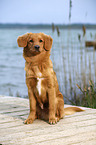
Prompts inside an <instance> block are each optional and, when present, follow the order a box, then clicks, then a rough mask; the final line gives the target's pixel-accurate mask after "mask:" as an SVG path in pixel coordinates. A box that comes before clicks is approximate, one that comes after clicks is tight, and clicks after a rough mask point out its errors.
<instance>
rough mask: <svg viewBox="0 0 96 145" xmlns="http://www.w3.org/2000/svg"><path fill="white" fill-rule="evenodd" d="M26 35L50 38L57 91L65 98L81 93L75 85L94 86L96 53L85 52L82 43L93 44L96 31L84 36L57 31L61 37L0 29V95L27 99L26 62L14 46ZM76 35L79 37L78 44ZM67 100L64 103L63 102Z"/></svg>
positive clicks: (80, 31) (77, 32) (49, 32)
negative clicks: (90, 82) (86, 41)
mask: <svg viewBox="0 0 96 145" xmlns="http://www.w3.org/2000/svg"><path fill="white" fill-rule="evenodd" d="M27 32H33V33H38V32H44V33H46V34H48V35H51V37H52V38H53V46H52V52H51V59H52V62H53V65H54V70H55V71H56V74H57V78H58V82H59V86H60V91H61V92H62V93H63V94H64V95H66V96H68V97H70V96H71V97H72V95H74V90H75V92H76V93H77V94H78V93H80V92H79V90H78V88H77V87H76V84H77V83H78V84H79V85H81V86H83V85H84V83H85V84H88V81H89V79H92V80H93V81H94V82H95V83H96V51H94V49H93V48H85V40H96V30H93V29H92V30H91V29H88V30H87V33H86V36H85V37H83V32H82V30H80V29H76V30H66V29H64V30H63V29H61V30H60V37H58V36H57V33H56V31H55V32H54V33H52V30H51V29H26V28H25V29H0V94H1V95H14V96H16V95H17V94H18V93H19V94H20V96H21V97H25V96H27V87H26V84H25V71H24V66H25V60H24V58H23V56H22V53H23V48H19V47H18V45H17V37H18V36H19V35H22V34H24V33H27ZM78 34H80V35H81V37H82V38H81V42H79V39H78ZM65 100H66V99H65Z"/></svg>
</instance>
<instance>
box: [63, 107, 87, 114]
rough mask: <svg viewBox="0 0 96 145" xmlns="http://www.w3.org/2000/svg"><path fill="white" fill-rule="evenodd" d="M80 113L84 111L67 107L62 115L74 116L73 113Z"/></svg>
mask: <svg viewBox="0 0 96 145" xmlns="http://www.w3.org/2000/svg"><path fill="white" fill-rule="evenodd" d="M81 111H85V110H83V109H81V108H79V107H67V108H64V114H65V115H71V114H74V113H75V112H81Z"/></svg>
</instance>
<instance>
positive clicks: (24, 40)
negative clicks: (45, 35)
mask: <svg viewBox="0 0 96 145" xmlns="http://www.w3.org/2000/svg"><path fill="white" fill-rule="evenodd" d="M27 41H28V33H27V34H24V35H22V36H19V37H18V38H17V43H18V46H19V47H26V46H27Z"/></svg>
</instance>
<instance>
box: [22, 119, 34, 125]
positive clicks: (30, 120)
mask: <svg viewBox="0 0 96 145" xmlns="http://www.w3.org/2000/svg"><path fill="white" fill-rule="evenodd" d="M33 121H34V119H32V118H28V119H26V120H25V121H24V123H25V124H32V123H33Z"/></svg>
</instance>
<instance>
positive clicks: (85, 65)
mask: <svg viewBox="0 0 96 145" xmlns="http://www.w3.org/2000/svg"><path fill="white" fill-rule="evenodd" d="M74 33H75V30H71V28H70V29H69V30H68V31H67V33H66V34H65V30H64V31H63V32H62V33H61V32H60V37H58V38H57V41H58V48H57V49H59V50H52V57H53V56H55V55H56V52H57V51H59V53H58V55H59V56H58V57H59V59H54V61H53V59H52V61H53V63H54V64H55V67H54V69H55V71H56V74H57V78H58V81H59V86H60V91H61V92H62V93H63V95H64V100H65V103H70V104H75V105H82V106H87V107H96V106H95V105H93V106H92V105H90V103H88V104H89V106H88V104H87V103H84V101H85V100H84V97H85V95H84V94H82V91H83V89H85V88H87V87H88V85H89V81H92V83H93V84H94V87H95V83H96V51H95V50H94V49H92V48H91V50H89V49H87V48H86V47H85V40H87V39H92V38H95V34H94V33H93V32H91V33H92V34H91V35H90V32H88V33H87V30H86V28H85V27H84V26H83V29H81V30H78V33H79V35H80V36H79V37H80V38H79V39H78V33H76V34H74ZM53 39H54V37H53ZM93 41H94V40H93ZM57 61H58V63H57ZM76 84H78V85H79V86H80V88H82V91H81V89H78V88H77V86H76ZM87 93H89V92H88V91H87ZM90 93H91V92H90ZM92 93H93V92H92ZM94 94H95V91H94ZM95 97H96V96H95ZM85 98H86V97H85ZM87 98H88V97H87ZM93 98H94V95H93ZM82 99H83V101H82ZM87 101H88V100H87V99H86V102H87ZM89 101H91V100H90V99H89ZM92 101H93V100H92ZM86 104H87V105H86Z"/></svg>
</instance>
